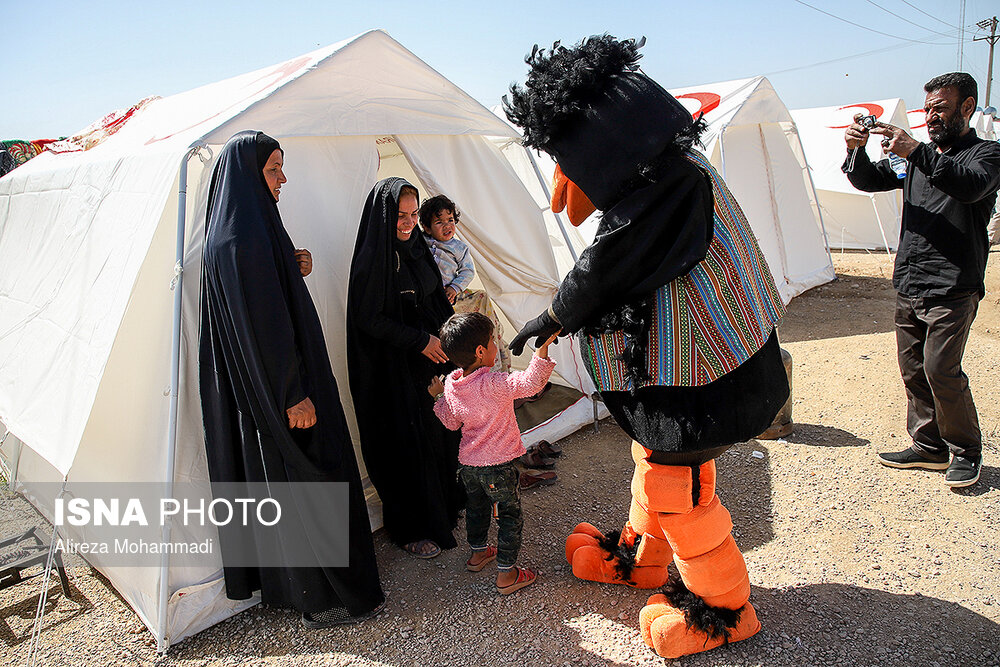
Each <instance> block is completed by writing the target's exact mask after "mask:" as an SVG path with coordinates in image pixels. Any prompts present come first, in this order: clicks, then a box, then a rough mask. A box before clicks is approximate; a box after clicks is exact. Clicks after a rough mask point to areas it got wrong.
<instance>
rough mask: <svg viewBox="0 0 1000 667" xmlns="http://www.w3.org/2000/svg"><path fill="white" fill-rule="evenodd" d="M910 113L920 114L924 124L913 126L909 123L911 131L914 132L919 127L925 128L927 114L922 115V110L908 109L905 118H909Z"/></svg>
mask: <svg viewBox="0 0 1000 667" xmlns="http://www.w3.org/2000/svg"><path fill="white" fill-rule="evenodd" d="M912 113H918V114H920V117H921V118H923V119H924V122H922V123H921V124H920V125H914V124H913V123H910V129H911V130H915V129H917V128H919V127H927V114H926V113H924V110H923V109H910V110H909V111H907V112H906V117H907V118H909V117H910V114H912Z"/></svg>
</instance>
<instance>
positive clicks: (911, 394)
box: [896, 294, 982, 459]
mask: <svg viewBox="0 0 1000 667" xmlns="http://www.w3.org/2000/svg"><path fill="white" fill-rule="evenodd" d="M978 309H979V295H978V294H965V295H961V296H953V297H939V298H910V297H906V296H904V295H902V294H897V295H896V350H897V358H898V360H899V370H900V373H901V374H902V376H903V385H904V386H905V387H906V399H907V406H906V427H907V430H908V431H909V432H910V437H912V438H913V443H914V447H915V449H917V450H919V451H920V452H921V453H922V454H924V455H926V456H928V457H929V458H934V459H941V458H943V457H946V456H947V455H948V451H949V450H951V453H953V454H955V455H956V456H966V457H969V458H978V457H980V456H982V436H981V434H980V431H979V417H978V416H977V415H976V406H975V404H974V403H973V402H972V392H971V391H970V390H969V378H968V376H967V375H966V374H965V373H964V372H962V355H963V353H964V352H965V343H966V342H967V341H968V339H969V329H970V328H971V327H972V321H973V320H974V319H975V318H976V312H977V310H978Z"/></svg>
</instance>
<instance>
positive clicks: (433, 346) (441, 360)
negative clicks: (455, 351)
mask: <svg viewBox="0 0 1000 667" xmlns="http://www.w3.org/2000/svg"><path fill="white" fill-rule="evenodd" d="M420 354H422V355H424V356H425V357H427V358H428V359H430V360H431V361H433V362H434V363H437V364H446V363H448V355H447V354H445V353H444V350H442V349H441V339H440V338H438V337H437V336H435V335H433V334H432V335H431V338H430V340H429V341H427V346H426V347H424V349H423V350H422V351H421V352H420Z"/></svg>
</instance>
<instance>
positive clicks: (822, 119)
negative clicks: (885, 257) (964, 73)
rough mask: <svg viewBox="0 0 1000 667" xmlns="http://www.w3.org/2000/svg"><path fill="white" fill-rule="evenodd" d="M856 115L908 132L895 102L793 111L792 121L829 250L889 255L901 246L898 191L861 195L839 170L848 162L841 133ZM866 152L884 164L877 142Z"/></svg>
mask: <svg viewBox="0 0 1000 667" xmlns="http://www.w3.org/2000/svg"><path fill="white" fill-rule="evenodd" d="M857 113H862V114H865V115H872V116H875V117H876V118H877V119H878V120H879V121H881V122H883V123H889V124H891V125H895V126H897V127H901V128H903V129H904V130H908V129H909V125H908V124H907V112H906V108H905V106H904V105H903V101H902V100H900V99H898V98H897V99H890V100H878V101H875V102H862V103H858V104H848V105H846V106H834V107H819V108H814V109H798V110H794V111H792V118H794V119H795V125H796V127H798V129H799V136H800V137H801V138H802V146H803V148H805V151H806V159H807V160H808V161H809V168H810V170H811V171H812V178H813V183H815V184H816V195H817V197H818V198H819V206H820V209H822V211H823V224H824V226H825V227H826V235H827V244H828V245H829V247H831V248H854V249H866V250H874V249H877V248H883V249H885V251H886V252H889V251H890V250H895V249H896V245H897V244H898V243H899V216H900V214H901V211H902V191H900V190H893V191H890V192H872V193H868V192H861V191H860V190H857V189H856V188H855V187H854V186H852V185H851V183H850V181H848V180H847V176H845V175H844V173H843V172H842V171H841V170H840V167H841V165H843V164H844V158H845V157H846V156H847V149H846V146H845V144H844V130H845V129H846V128H847V127H848V126H849V125H850V124H851V122H852V120H853V118H854V114H857ZM866 150H867V153H868V157H869V158H870V159H871V160H873V161H877V160H880V159H881V158H882V149H881V146H880V144H879V142H878V141H877V140H875V139H872V140H871V141H869V142H868V145H867V147H866Z"/></svg>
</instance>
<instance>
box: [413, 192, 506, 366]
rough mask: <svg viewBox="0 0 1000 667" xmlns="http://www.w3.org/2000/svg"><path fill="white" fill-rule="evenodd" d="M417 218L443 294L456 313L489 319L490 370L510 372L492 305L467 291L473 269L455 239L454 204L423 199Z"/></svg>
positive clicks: (466, 248) (466, 249) (440, 199)
mask: <svg viewBox="0 0 1000 667" xmlns="http://www.w3.org/2000/svg"><path fill="white" fill-rule="evenodd" d="M419 217H420V226H421V227H422V228H423V232H424V240H425V241H427V246H428V247H429V248H430V249H431V255H432V256H433V257H434V263H435V264H437V267H438V270H439V271H440V272H441V280H442V282H443V283H444V292H445V295H447V297H448V300H449V301H451V304H452V306H454V308H455V312H456V313H482V314H483V315H485V316H486V317H488V318H490V321H491V322H493V339H494V341H495V342H496V345H497V350H498V353H497V357H496V364H495V365H494V366H493V369H494V370H497V371H503V372H510V350H508V349H507V344H506V343H505V342H504V340H503V326H502V325H501V324H500V320H499V319H498V318H497V316H496V312H495V311H494V310H493V303H492V302H491V301H490V299H489V297H488V296H487V295H486V292H484V291H483V290H470V289H469V285H470V284H471V283H472V278H473V277H474V276H475V275H476V270H475V266H474V265H473V263H472V253H471V252H469V246H468V244H467V243H465V242H464V241H462V240H461V239H459V238H458V237H456V236H455V230H456V228H457V227H458V221H459V218H461V213H460V212H459V210H458V208H457V207H456V206H455V202H453V201H452V200H451V199H449V198H448V197H446V196H444V195H437V196H436V197H431V198H430V199H425V200H424V203H423V204H422V205H421V206H420V212H419Z"/></svg>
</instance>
